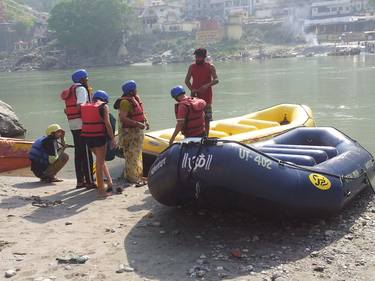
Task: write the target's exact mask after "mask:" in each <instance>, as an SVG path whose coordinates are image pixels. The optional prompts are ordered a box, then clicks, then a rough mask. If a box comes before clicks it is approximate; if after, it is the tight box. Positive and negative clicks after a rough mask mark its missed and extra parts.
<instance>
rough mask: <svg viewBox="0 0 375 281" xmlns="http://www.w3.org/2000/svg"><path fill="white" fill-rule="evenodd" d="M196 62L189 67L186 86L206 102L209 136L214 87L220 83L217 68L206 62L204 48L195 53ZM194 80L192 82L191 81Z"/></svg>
mask: <svg viewBox="0 0 375 281" xmlns="http://www.w3.org/2000/svg"><path fill="white" fill-rule="evenodd" d="M194 55H195V62H194V63H192V64H191V65H190V66H189V70H188V72H187V74H186V78H185V84H186V86H187V87H188V88H189V89H190V91H191V96H192V97H198V98H200V99H203V100H204V101H205V102H206V104H207V105H206V108H205V128H206V135H207V136H208V133H209V130H210V121H212V86H213V85H216V84H217V83H219V80H218V77H217V74H216V69H215V66H214V65H213V64H211V63H209V62H206V61H205V59H206V57H207V50H206V49H203V48H199V49H196V50H195V51H194ZM191 79H193V81H192V82H191V81H190V80H191Z"/></svg>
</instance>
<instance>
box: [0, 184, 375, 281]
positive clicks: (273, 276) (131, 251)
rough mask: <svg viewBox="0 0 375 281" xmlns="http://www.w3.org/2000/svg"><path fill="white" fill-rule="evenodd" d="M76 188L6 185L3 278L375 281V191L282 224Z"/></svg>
mask: <svg viewBox="0 0 375 281" xmlns="http://www.w3.org/2000/svg"><path fill="white" fill-rule="evenodd" d="M74 184H75V182H74V181H73V180H65V181H64V182H62V183H56V184H54V185H43V184H40V183H39V182H38V181H36V179H35V178H20V177H1V183H0V199H1V203H0V208H1V209H2V210H3V211H2V212H1V215H0V221H1V224H2V226H3V227H2V228H1V230H0V237H1V239H0V240H1V241H0V255H1V261H2V262H1V263H0V273H1V274H2V275H3V276H4V274H5V272H8V273H12V274H15V275H14V276H13V277H11V278H9V280H27V281H29V280H30V281H33V280H111V281H112V280H125V279H126V280H277V281H282V280H317V279H320V280H335V281H336V280H337V281H338V280H371V279H372V277H373V276H374V274H375V257H374V255H373V252H374V250H375V249H374V243H373V237H374V234H375V223H374V222H375V201H374V195H373V194H372V193H371V192H370V191H366V192H364V193H363V194H362V195H361V196H359V198H357V199H356V200H355V201H354V203H353V204H352V205H350V206H348V207H347V208H346V209H345V210H344V211H343V212H342V213H341V214H340V215H337V216H335V217H331V218H325V219H323V218H321V219H282V220H279V219H278V220H273V219H271V218H261V217H254V216H252V215H251V214H247V213H243V212H236V211H220V210H204V209H194V208H185V207H184V208H167V207H165V206H161V205H159V204H158V203H157V202H155V201H154V200H153V198H152V197H151V196H150V195H149V192H148V190H147V187H142V188H134V187H132V186H130V187H127V188H125V190H124V193H123V194H122V195H114V196H112V197H110V198H108V199H107V200H99V201H98V200H96V194H95V191H86V190H76V189H74V188H73V187H74ZM115 184H116V185H117V186H123V185H124V183H123V182H122V181H116V182H115ZM51 245H53V246H52V247H51ZM80 256H81V257H80ZM82 256H83V257H82ZM57 259H58V260H57Z"/></svg>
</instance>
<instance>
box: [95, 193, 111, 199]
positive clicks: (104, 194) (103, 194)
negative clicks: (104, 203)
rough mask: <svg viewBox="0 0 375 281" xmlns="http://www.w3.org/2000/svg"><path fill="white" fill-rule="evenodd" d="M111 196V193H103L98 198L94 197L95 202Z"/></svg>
mask: <svg viewBox="0 0 375 281" xmlns="http://www.w3.org/2000/svg"><path fill="white" fill-rule="evenodd" d="M109 196H112V193H111V192H104V193H99V194H98V196H97V197H96V199H97V200H103V199H107V197H109Z"/></svg>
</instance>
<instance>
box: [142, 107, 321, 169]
mask: <svg viewBox="0 0 375 281" xmlns="http://www.w3.org/2000/svg"><path fill="white" fill-rule="evenodd" d="M300 126H306V127H314V126H315V121H314V119H313V116H312V111H311V109H310V108H309V107H308V106H306V105H300V104H279V105H276V106H272V107H269V108H266V109H263V110H260V111H257V112H254V113H250V114H246V115H243V116H240V117H234V118H228V119H222V120H217V121H213V122H211V123H210V134H209V137H216V138H222V139H226V140H234V141H238V142H242V143H246V144H249V143H253V142H257V141H260V140H265V139H268V138H271V137H274V136H276V135H279V134H281V133H283V132H285V131H287V130H290V129H293V128H295V127H300ZM173 131H174V128H170V129H165V130H160V131H154V132H150V133H147V134H146V135H145V139H144V142H143V164H144V169H145V172H147V171H148V168H149V167H150V166H151V164H152V163H153V162H154V161H155V159H156V157H157V156H158V155H159V154H160V152H162V151H163V150H164V149H166V148H167V147H168V142H169V139H170V138H171V136H172V134H173ZM183 138H184V137H183V136H182V135H181V134H179V135H178V136H177V137H176V141H179V140H182V139H183Z"/></svg>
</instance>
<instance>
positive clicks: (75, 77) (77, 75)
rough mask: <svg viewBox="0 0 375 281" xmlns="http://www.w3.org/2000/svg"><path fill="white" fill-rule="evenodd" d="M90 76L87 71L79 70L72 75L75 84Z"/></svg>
mask: <svg viewBox="0 0 375 281" xmlns="http://www.w3.org/2000/svg"><path fill="white" fill-rule="evenodd" d="M87 76H88V74H87V71H86V70H85V69H78V70H76V71H74V73H73V74H72V80H73V82H74V83H79V82H81V79H82V78H87Z"/></svg>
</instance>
